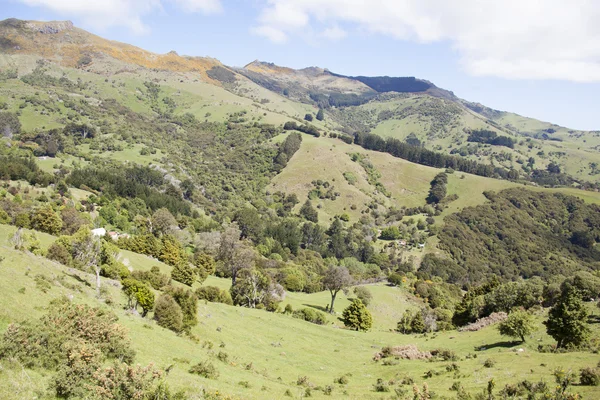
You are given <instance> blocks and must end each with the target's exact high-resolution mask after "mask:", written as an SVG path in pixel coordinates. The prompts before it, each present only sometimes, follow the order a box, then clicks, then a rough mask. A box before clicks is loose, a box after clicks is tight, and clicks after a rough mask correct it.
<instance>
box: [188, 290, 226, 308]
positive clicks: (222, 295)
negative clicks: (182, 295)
mask: <svg viewBox="0 0 600 400" xmlns="http://www.w3.org/2000/svg"><path fill="white" fill-rule="evenodd" d="M196 296H197V297H198V300H206V301H210V302H211V303H223V304H228V305H230V306H231V305H233V300H232V299H231V295H230V294H229V292H228V291H227V290H222V289H219V288H218V287H216V286H201V287H199V288H198V289H196Z"/></svg>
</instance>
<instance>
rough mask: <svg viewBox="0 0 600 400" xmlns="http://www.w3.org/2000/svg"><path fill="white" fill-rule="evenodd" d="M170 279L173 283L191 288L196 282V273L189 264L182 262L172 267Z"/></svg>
mask: <svg viewBox="0 0 600 400" xmlns="http://www.w3.org/2000/svg"><path fill="white" fill-rule="evenodd" d="M171 278H172V279H173V280H174V281H177V282H181V283H183V284H184V285H188V286H192V285H193V284H194V282H195V281H196V272H195V271H194V268H193V267H192V266H191V265H190V263H189V262H187V261H186V260H182V261H181V262H180V263H178V264H177V265H175V266H174V267H173V270H172V271H171Z"/></svg>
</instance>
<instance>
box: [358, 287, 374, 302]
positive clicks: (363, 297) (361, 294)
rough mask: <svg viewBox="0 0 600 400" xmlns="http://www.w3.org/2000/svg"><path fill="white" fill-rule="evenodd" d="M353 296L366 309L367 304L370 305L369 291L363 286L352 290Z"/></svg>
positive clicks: (370, 296) (371, 296) (370, 295)
mask: <svg viewBox="0 0 600 400" xmlns="http://www.w3.org/2000/svg"><path fill="white" fill-rule="evenodd" d="M354 294H355V295H356V297H357V298H358V299H360V301H362V303H363V304H364V305H365V306H366V307H368V306H369V303H371V300H372V299H373V294H371V291H370V290H369V289H367V288H366V287H364V286H356V287H355V288H354Z"/></svg>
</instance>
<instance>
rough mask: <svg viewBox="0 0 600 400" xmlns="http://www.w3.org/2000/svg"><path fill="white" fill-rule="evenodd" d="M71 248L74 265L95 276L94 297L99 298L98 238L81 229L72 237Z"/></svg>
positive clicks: (99, 259)
mask: <svg viewBox="0 0 600 400" xmlns="http://www.w3.org/2000/svg"><path fill="white" fill-rule="evenodd" d="M71 248H72V254H73V261H74V262H75V265H76V266H78V267H79V268H81V269H83V270H84V271H86V270H87V271H90V272H92V273H94V274H95V275H96V295H97V296H98V297H100V272H101V271H102V266H101V262H100V261H101V255H102V254H101V250H102V245H101V243H100V238H99V237H98V236H95V235H92V232H90V230H89V229H87V228H82V229H80V230H79V231H77V233H76V234H75V235H73V241H72V244H71ZM117 250H118V249H117Z"/></svg>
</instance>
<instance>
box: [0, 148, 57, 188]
mask: <svg viewBox="0 0 600 400" xmlns="http://www.w3.org/2000/svg"><path fill="white" fill-rule="evenodd" d="M0 178H1V179H3V180H13V181H18V180H21V179H23V180H26V181H27V182H29V183H31V184H32V185H40V186H48V185H49V184H50V183H53V182H54V180H55V178H54V176H52V175H50V174H48V173H47V172H43V171H42V170H40V169H39V167H38V166H37V164H36V162H35V159H34V158H27V157H17V156H12V155H11V156H5V155H0Z"/></svg>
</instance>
